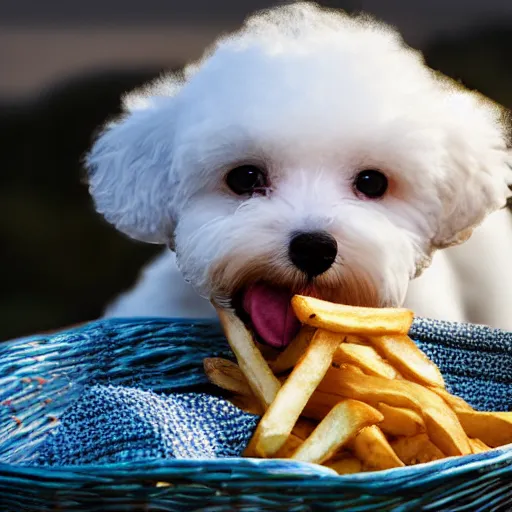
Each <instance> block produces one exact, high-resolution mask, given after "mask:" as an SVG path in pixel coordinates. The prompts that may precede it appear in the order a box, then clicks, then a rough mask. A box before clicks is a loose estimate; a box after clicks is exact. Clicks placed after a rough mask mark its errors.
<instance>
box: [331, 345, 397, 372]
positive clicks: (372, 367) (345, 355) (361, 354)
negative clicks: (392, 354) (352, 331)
mask: <svg viewBox="0 0 512 512" xmlns="http://www.w3.org/2000/svg"><path fill="white" fill-rule="evenodd" d="M333 362H335V363H336V364H339V365H341V364H344V363H348V364H353V365H355V366H358V367H359V368H361V370H363V372H364V373H367V374H368V375H377V376H379V377H385V378H387V379H395V378H396V377H397V372H396V370H395V369H394V368H393V367H392V366H391V365H390V364H389V363H387V362H386V361H384V359H382V357H380V355H379V354H378V353H377V351H376V350H375V349H374V348H373V347H369V346H365V345H359V344H356V343H341V344H340V346H339V348H338V350H336V352H335V354H334V358H333Z"/></svg>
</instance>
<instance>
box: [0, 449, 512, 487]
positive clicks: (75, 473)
mask: <svg viewBox="0 0 512 512" xmlns="http://www.w3.org/2000/svg"><path fill="white" fill-rule="evenodd" d="M490 466H495V467H496V468H500V466H501V467H502V471H504V472H507V473H511V474H512V443H511V444H508V445H504V446H500V447H497V448H493V449H491V450H489V451H487V452H482V453H477V454H470V455H463V456H457V457H448V458H445V459H440V460H436V461H432V462H427V463H423V464H418V465H415V466H405V467H401V468H393V469H388V470H380V471H369V472H363V473H355V474H351V475H338V474H336V472H335V471H334V470H332V469H330V468H328V467H325V466H321V465H318V464H313V463H308V462H300V461H293V460H289V459H255V458H242V457H232V458H222V459H167V460H162V459H146V460H139V461H131V462H122V463H115V464H112V463H110V464H82V465H77V466H71V465H67V466H32V465H25V464H8V463H2V462H0V481H1V479H2V477H4V476H9V477H13V476H17V477H19V478H22V479H23V478H27V477H29V478H30V480H37V481H38V482H39V483H41V484H44V482H45V481H48V479H49V478H50V479H51V480H54V481H56V480H58V481H67V480H73V481H74V480H76V479H77V478H78V479H81V480H83V479H84V478H85V479H87V478H88V477H89V478H92V479H93V480H98V479H100V480H101V479H107V480H111V479H114V480H115V479H117V478H122V477H126V476H130V478H133V479H136V478H145V479H147V478H163V477H165V475H166V474H171V473H177V474H180V475H182V476H183V477H187V476H192V475H194V474H197V473H203V474H205V473H206V474H209V473H211V474H215V473H222V474H225V473H227V472H229V473H231V479H234V480H237V479H239V480H240V479H241V480H244V478H242V477H241V476H238V477H236V474H233V472H234V471H240V472H241V473H243V472H244V471H245V472H248V473H251V474H252V476H251V479H253V478H254V476H256V475H260V477H261V478H262V479H263V480H262V481H265V480H266V479H268V480H273V481H280V480H283V479H286V480H310V481H315V483H318V484H325V485H333V484H334V485H336V484H345V485H348V486H349V487H353V486H355V487H364V488H368V485H369V484H370V485H371V487H379V486H383V485H389V484H390V482H391V481H400V482H401V487H403V488H405V487H411V488H413V487H415V485H414V482H415V481H416V482H418V481H420V480H422V479H425V478H428V479H429V480H430V481H437V480H442V479H444V478H446V476H448V475H449V476H450V477H451V478H454V477H460V476H461V475H464V474H465V473H468V472H471V471H474V470H481V469H483V468H486V467H490ZM174 476H176V475H174Z"/></svg>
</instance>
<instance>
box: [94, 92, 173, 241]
mask: <svg viewBox="0 0 512 512" xmlns="http://www.w3.org/2000/svg"><path fill="white" fill-rule="evenodd" d="M175 101H176V100H175V98H174V97H173V96H154V97H150V96H147V95H137V94H135V95H131V96H128V97H127V98H125V102H124V106H125V113H124V114H123V115H122V116H121V117H120V118H119V119H117V120H115V121H113V122H110V123H109V124H107V126H106V127H105V128H104V130H103V132H102V133H101V134H100V135H99V137H98V138H97V139H96V141H95V143H94V144H93V147H92V149H91V151H90V152H89V154H88V155H87V156H86V159H85V163H86V167H87V171H88V176H87V182H88V184H89V191H90V193H91V195H92V197H93V199H94V202H95V206H96V209H97V210H98V212H99V213H101V214H102V215H103V216H104V217H105V219H106V220H107V221H108V222H110V223H111V224H113V225H114V226H116V227H117V228H118V229H119V230H120V231H122V232H123V233H125V234H127V235H128V236H130V237H132V238H135V239H137V240H141V241H144V242H150V243H162V244H166V243H168V242H169V240H171V239H172V236H173V231H174V218H175V215H174V213H173V210H172V209H173V202H174V199H173V196H174V195H175V194H176V186H177V181H178V179H177V176H175V173H173V170H172V156H173V147H172V145H173V135H174V129H173V118H174V115H173V114H174V110H175V106H174V104H175Z"/></svg>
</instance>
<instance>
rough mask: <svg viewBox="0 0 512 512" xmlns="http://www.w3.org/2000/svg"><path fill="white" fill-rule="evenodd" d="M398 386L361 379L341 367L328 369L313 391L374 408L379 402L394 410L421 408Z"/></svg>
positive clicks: (358, 373) (349, 367) (397, 383)
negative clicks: (396, 408)
mask: <svg viewBox="0 0 512 512" xmlns="http://www.w3.org/2000/svg"><path fill="white" fill-rule="evenodd" d="M402 382H403V381H401V380H389V379H383V378H382V377H376V376H374V375H372V376H370V375H365V374H364V373H362V372H361V371H360V370H359V369H357V368H355V367H354V366H352V365H343V366H341V367H340V368H339V369H338V368H330V369H329V371H328V372H327V373H326V375H325V377H324V379H323V380H322V381H321V382H320V384H319V385H318V388H317V389H318V391H320V392H323V393H327V394H336V395H339V396H341V397H345V398H353V399H355V400H361V401H363V402H368V403H369V404H370V405H373V406H375V407H376V406H377V405H378V404H379V403H380V402H383V403H385V404H388V405H392V406H394V407H408V408H409V409H413V410H415V411H418V410H420V409H421V404H420V403H419V401H418V400H417V398H416V397H415V396H414V395H413V394H411V393H410V392H409V390H408V389H407V388H405V387H404V386H403V385H402Z"/></svg>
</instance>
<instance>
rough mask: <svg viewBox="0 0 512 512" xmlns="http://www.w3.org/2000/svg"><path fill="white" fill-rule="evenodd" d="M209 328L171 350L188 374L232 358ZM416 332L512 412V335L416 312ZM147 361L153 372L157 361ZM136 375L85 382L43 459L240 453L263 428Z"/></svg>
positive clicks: (462, 389)
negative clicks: (162, 390) (183, 357)
mask: <svg viewBox="0 0 512 512" xmlns="http://www.w3.org/2000/svg"><path fill="white" fill-rule="evenodd" d="M201 329H203V327H201ZM209 329H210V330H209V333H210V334H209V335H208V336H205V335H204V333H203V335H202V336H203V337H204V338H205V339H208V344H206V345H205V346H203V345H200V344H199V345H200V346H199V345H198V346H195V345H194V344H195V343H197V340H195V338H194V336H191V337H187V338H186V348H184V347H183V345H181V343H182V342H183V340H181V339H180V340H178V341H179V343H178V344H177V345H176V348H174V349H172V350H179V351H182V350H188V351H190V352H191V356H190V361H189V362H187V367H186V372H187V375H193V373H194V371H197V375H198V376H199V375H201V376H203V377H204V373H203V369H202V359H203V357H208V356H211V355H213V354H218V355H223V356H224V357H226V356H227V357H229V353H228V352H223V350H225V349H222V350H221V349H220V347H221V346H224V347H225V340H223V339H222V338H221V337H219V339H218V340H217V341H215V340H216V338H214V337H213V335H212V334H211V333H214V329H213V326H210V327H209ZM198 332H201V331H198ZM91 333H94V334H91ZM91 333H89V334H87V336H86V337H84V338H83V339H82V340H81V342H83V343H87V344H89V345H88V350H93V349H95V348H97V347H101V353H102V354H103V353H104V352H105V350H107V349H108V350H107V351H108V353H109V354H110V352H112V354H114V352H116V351H119V350H120V349H121V347H124V344H125V343H126V341H125V340H124V339H122V338H120V339H116V338H115V337H114V336H112V335H110V334H109V335H108V336H106V334H105V332H102V331H101V330H100V331H96V330H94V331H91ZM187 336H188V335H187ZM410 336H411V337H412V338H413V339H414V340H415V342H416V343H417V344H418V346H419V347H420V348H421V349H422V350H423V351H424V352H425V353H426V354H427V356H428V357H430V358H431V359H432V360H433V361H434V362H435V363H436V364H437V365H438V366H439V367H440V369H441V371H442V373H443V376H444V377H445V381H446V384H447V388H448V389H449V390H450V391H451V392H452V393H454V394H457V395H460V396H462V397H463V398H465V399H466V400H467V401H468V402H469V403H470V404H471V405H472V406H473V407H475V408H476V409H478V410H501V411H507V410H512V399H511V396H512V333H505V332H503V331H499V330H496V329H490V328H488V327H484V326H478V325H464V324H454V323H448V322H439V321H435V320H427V319H420V318H417V319H415V321H414V323H413V326H412V328H411V331H410ZM106 338H107V339H108V340H109V343H108V345H105V339H106ZM198 339H199V338H198ZM117 343H118V344H119V347H118V346H117ZM165 343H166V344H167V345H169V344H170V343H171V339H167V338H166V340H165ZM201 343H203V344H204V341H201ZM105 347H106V348H105ZM206 347H207V348H206ZM169 350H170V351H171V352H172V350H171V349H169ZM202 351H204V353H203V352H202ZM217 351H218V352H217ZM112 354H111V355H112ZM117 357H119V356H118V355H117ZM106 359H107V361H110V360H115V357H114V356H113V355H112V357H110V356H109V357H107V358H106ZM101 361H102V360H100V361H99V362H100V363H101ZM147 364H148V365H149V367H151V368H153V370H154V366H155V364H156V362H155V361H154V360H150V361H148V362H147ZM194 365H195V366H196V367H197V368H196V367H195V366H194ZM194 368H195V369H194ZM102 373H103V372H100V375H101V374H102ZM152 373H154V372H152ZM176 375H177V376H175V377H174V378H175V379H178V376H179V375H180V374H179V373H177V374H176ZM198 378H199V377H198ZM137 379H138V380H137ZM132 381H133V382H132V383H131V384H130V385H116V386H112V385H107V384H106V383H104V382H102V383H101V384H96V385H93V386H91V387H89V388H86V389H85V390H84V392H83V393H82V394H81V395H80V397H79V398H78V399H77V400H76V401H75V402H74V403H73V404H72V405H71V406H70V407H69V409H68V410H67V411H66V412H65V413H64V415H63V416H62V417H61V418H60V425H59V426H58V427H57V428H56V429H55V430H54V431H53V433H51V434H50V435H49V436H48V438H47V439H46V441H45V442H44V443H43V445H42V446H41V447H40V449H39V456H38V458H37V460H36V463H37V464H40V465H68V464H71V465H79V464H85V463H107V462H123V461H135V460H143V459H155V458H178V459H183V458H189V459H190V458H193V459H199V458H201V459H210V458H221V457H237V456H240V455H241V454H242V452H243V449H244V447H245V446H246V445H247V443H248V441H249V439H250V438H251V436H252V433H253V431H254V428H255V427H256V424H257V421H258V417H256V416H253V415H250V414H246V413H244V412H242V411H240V410H239V409H237V408H236V407H234V406H233V405H231V404H230V403H229V402H227V401H225V400H223V399H221V398H218V397H215V396H210V395H208V394H204V393H186V394H178V393H175V394H173V393H171V394H169V395H163V394H160V395H159V394H156V393H154V392H152V391H151V390H148V388H147V386H148V383H147V382H146V381H145V378H144V372H143V371H139V372H137V373H136V375H135V376H134V378H133V379H132Z"/></svg>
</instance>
